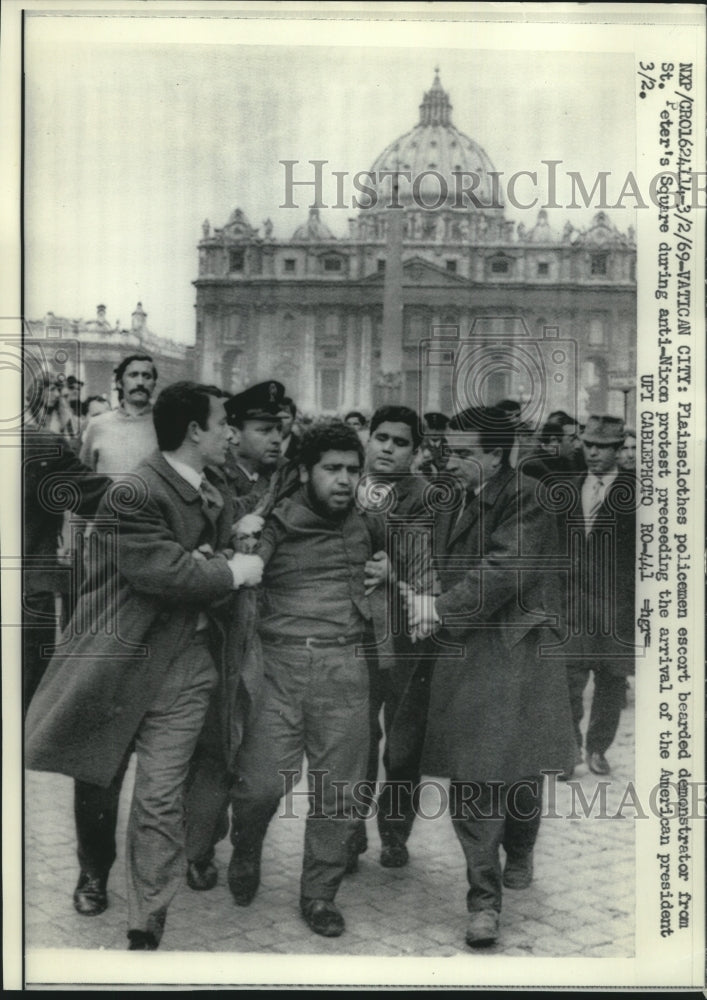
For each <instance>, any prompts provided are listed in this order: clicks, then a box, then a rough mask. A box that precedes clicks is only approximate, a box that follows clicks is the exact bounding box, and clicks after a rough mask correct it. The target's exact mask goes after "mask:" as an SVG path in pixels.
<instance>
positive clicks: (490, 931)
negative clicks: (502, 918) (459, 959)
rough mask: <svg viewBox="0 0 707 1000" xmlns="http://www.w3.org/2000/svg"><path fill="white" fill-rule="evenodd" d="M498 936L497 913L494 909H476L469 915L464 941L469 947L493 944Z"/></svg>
mask: <svg viewBox="0 0 707 1000" xmlns="http://www.w3.org/2000/svg"><path fill="white" fill-rule="evenodd" d="M497 937H498V913H496V911H495V910H477V911H476V912H475V913H472V914H471V915H470V917H469V923H468V924H467V928H466V943H467V944H468V945H469V947H470V948H483V947H485V946H486V945H490V944H493V943H494V942H495V941H496V939H497Z"/></svg>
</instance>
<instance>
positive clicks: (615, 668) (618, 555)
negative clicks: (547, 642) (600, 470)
mask: <svg viewBox="0 0 707 1000" xmlns="http://www.w3.org/2000/svg"><path fill="white" fill-rule="evenodd" d="M586 478H587V473H586V471H585V472H583V473H578V474H575V475H574V476H571V477H567V476H565V477H564V480H563V483H562V490H563V494H564V495H563V496H562V497H559V495H558V498H557V499H558V501H559V506H560V507H561V513H560V515H559V517H558V525H559V533H560V546H561V548H562V550H563V552H564V553H565V554H566V555H567V557H568V560H569V564H570V567H571V572H570V576H569V588H568V626H569V628H568V641H567V645H566V654H567V659H568V663H571V662H576V663H578V664H580V665H585V666H594V665H596V664H597V662H598V661H601V665H602V669H604V670H608V671H609V672H610V673H613V674H615V675H617V676H627V675H629V674H632V673H633V672H634V665H635V645H634V643H635V636H634V630H635V627H636V608H635V589H636V587H635V573H636V478H635V476H634V475H633V473H631V472H624V471H621V472H619V473H618V475H617V476H616V478H615V479H614V480H613V482H612V483H611V485H610V486H609V488H608V489H607V491H606V494H605V496H604V500H603V502H602V504H601V506H600V507H599V509H598V511H597V513H596V516H595V517H594V519H593V520H592V522H591V526H590V529H589V531H586V530H585V521H584V515H583V512H582V489H583V486H584V483H585V481H586ZM548 485H550V481H549V480H548ZM550 493H552V489H551V487H550Z"/></svg>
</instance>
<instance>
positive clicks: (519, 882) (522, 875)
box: [503, 853, 533, 889]
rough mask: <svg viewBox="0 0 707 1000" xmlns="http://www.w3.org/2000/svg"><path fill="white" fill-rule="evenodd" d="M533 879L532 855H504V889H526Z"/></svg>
mask: <svg viewBox="0 0 707 1000" xmlns="http://www.w3.org/2000/svg"><path fill="white" fill-rule="evenodd" d="M532 881H533V855H532V853H531V854H519V855H516V856H515V857H514V856H513V855H512V854H509V855H507V857H506V866H505V868H504V869H503V884H504V885H505V887H506V889H527V888H528V887H529V885H530V883H531V882H532Z"/></svg>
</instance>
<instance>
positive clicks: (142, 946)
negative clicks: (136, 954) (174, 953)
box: [128, 931, 159, 951]
mask: <svg viewBox="0 0 707 1000" xmlns="http://www.w3.org/2000/svg"><path fill="white" fill-rule="evenodd" d="M158 944H159V942H158V940H157V938H156V937H155V935H154V934H151V933H150V931H128V951H157V945H158Z"/></svg>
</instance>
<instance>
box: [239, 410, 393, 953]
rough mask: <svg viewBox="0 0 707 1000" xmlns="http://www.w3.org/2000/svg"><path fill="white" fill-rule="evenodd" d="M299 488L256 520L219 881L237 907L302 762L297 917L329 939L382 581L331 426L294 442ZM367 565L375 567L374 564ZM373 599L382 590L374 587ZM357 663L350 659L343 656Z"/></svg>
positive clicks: (365, 731) (379, 539)
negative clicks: (243, 682)
mask: <svg viewBox="0 0 707 1000" xmlns="http://www.w3.org/2000/svg"><path fill="white" fill-rule="evenodd" d="M299 461H300V466H299V468H300V482H301V488H300V490H299V491H298V493H297V494H295V496H293V497H291V498H289V499H286V500H284V501H283V502H282V503H281V504H279V505H278V506H277V507H276V508H275V510H274V511H273V513H272V515H271V516H270V518H269V520H268V522H267V524H266V525H265V529H264V531H263V537H262V542H261V546H260V548H259V550H258V554H259V555H260V556H261V557H262V559H263V562H264V563H265V570H264V576H263V590H264V594H263V603H262V606H261V610H260V622H259V632H260V639H261V642H262V653H263V667H264V685H263V691H262V697H261V699H260V704H259V707H258V709H257V711H256V712H255V713H254V716H253V717H252V718H251V720H249V725H248V727H247V729H246V732H245V735H244V739H243V743H242V745H241V749H240V754H239V756H238V758H237V762H236V781H235V784H234V787H233V789H232V793H231V803H232V807H233V817H232V823H231V842H232V844H233V854H232V857H231V862H230V865H229V871H228V882H229V887H230V889H231V893H232V894H233V897H234V900H235V902H236V904H237V905H238V906H248V905H249V904H250V903H251V902H252V900H253V898H254V897H255V894H256V892H257V890H258V886H259V884H260V858H261V852H262V846H263V840H264V838H265V835H266V832H267V828H268V824H269V823H270V820H271V818H272V816H273V815H274V814H275V812H276V810H277V807H278V803H279V801H280V799H281V798H282V796H283V794H286V793H289V792H290V791H291V790H292V788H293V787H294V785H295V784H296V782H297V780H298V778H299V775H300V773H301V768H302V759H303V756H304V754H305V753H306V755H307V760H308V765H309V788H310V791H309V805H310V810H309V814H308V817H307V823H306V831H305V842H304V862H303V870H302V876H301V883H300V909H301V912H302V915H303V917H304V919H305V921H306V923H307V924H308V926H309V927H310V929H311V930H312V931H314V932H315V933H316V934H321V935H323V936H325V937H338V936H339V935H340V934H341V933H342V931H343V930H344V918H343V916H342V914H341V912H340V911H339V909H338V907H337V906H336V904H335V903H334V897H335V895H336V892H337V890H338V888H339V885H340V883H341V880H342V878H343V876H344V872H345V869H346V864H347V852H348V844H349V841H350V840H351V838H352V837H353V835H354V833H355V830H356V820H355V818H354V807H355V804H356V799H355V798H354V795H355V788H356V784H357V783H358V782H360V781H361V780H362V779H363V777H364V775H365V772H366V760H367V756H368V746H369V719H368V714H369V709H368V665H367V659H366V656H365V655H363V654H364V652H365V651H363V650H362V649H361V647H362V646H363V645H365V644H368V643H369V642H372V641H373V638H374V625H373V622H374V620H375V621H376V622H378V621H380V618H379V616H378V615H377V612H376V609H375V606H374V604H375V601H376V599H377V594H376V590H377V588H378V587H379V585H380V584H382V582H383V580H384V579H385V576H386V574H387V568H388V567H387V560H386V559H385V558H383V557H382V554H381V548H382V544H383V541H384V538H385V534H384V525H383V524H382V522H381V521H380V520H378V519H376V518H373V517H371V516H370V515H364V514H362V513H360V512H359V511H358V510H357V509H356V508H355V506H354V491H355V488H356V485H357V482H358V479H359V476H360V474H361V467H362V464H363V448H362V446H361V442H360V440H359V437H358V435H357V433H356V431H355V430H354V429H353V428H352V427H347V426H346V425H345V424H343V423H341V422H340V421H330V422H327V423H324V424H320V425H317V426H316V427H313V428H312V429H311V430H309V431H307V433H306V434H305V435H304V436H303V439H302V445H301V449H300V459H299ZM374 557H375V558H374ZM379 593H382V588H381V591H380V592H379ZM357 654H358V655H357Z"/></svg>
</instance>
